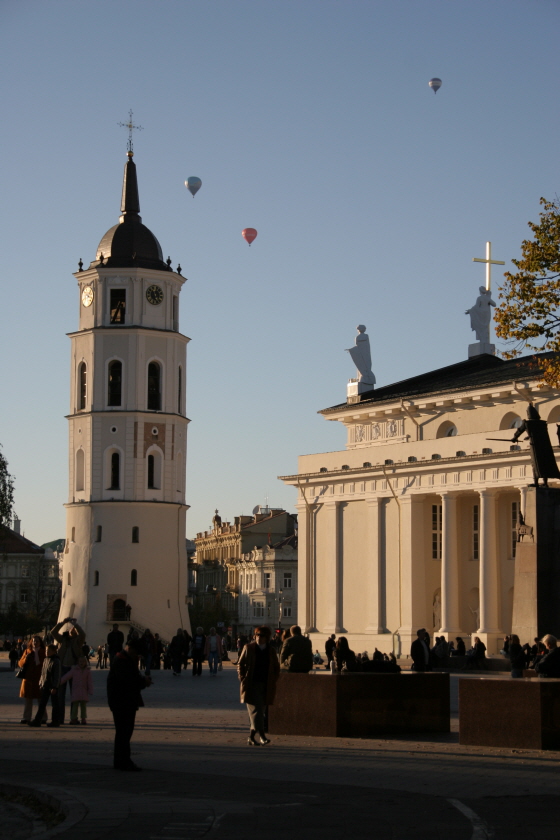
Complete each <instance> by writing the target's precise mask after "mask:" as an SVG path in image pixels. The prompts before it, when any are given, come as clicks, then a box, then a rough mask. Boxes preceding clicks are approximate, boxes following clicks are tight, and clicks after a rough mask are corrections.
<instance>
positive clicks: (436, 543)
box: [432, 505, 441, 560]
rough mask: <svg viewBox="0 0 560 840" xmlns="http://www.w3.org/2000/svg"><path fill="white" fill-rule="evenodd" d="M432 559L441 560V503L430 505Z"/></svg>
mask: <svg viewBox="0 0 560 840" xmlns="http://www.w3.org/2000/svg"><path fill="white" fill-rule="evenodd" d="M432 560H441V505H432Z"/></svg>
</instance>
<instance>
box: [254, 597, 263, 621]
mask: <svg viewBox="0 0 560 840" xmlns="http://www.w3.org/2000/svg"><path fill="white" fill-rule="evenodd" d="M253 617H254V618H264V603H261V602H260V601H254V602H253Z"/></svg>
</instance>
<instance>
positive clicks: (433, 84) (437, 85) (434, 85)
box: [428, 79, 441, 93]
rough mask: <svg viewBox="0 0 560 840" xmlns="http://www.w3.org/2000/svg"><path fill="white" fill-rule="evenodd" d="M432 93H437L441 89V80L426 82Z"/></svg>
mask: <svg viewBox="0 0 560 840" xmlns="http://www.w3.org/2000/svg"><path fill="white" fill-rule="evenodd" d="M428 84H429V85H430V87H431V89H432V90H433V92H434V93H437V92H438V90H439V89H440V87H441V79H430V81H429V82H428Z"/></svg>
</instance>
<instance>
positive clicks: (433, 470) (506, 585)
mask: <svg viewBox="0 0 560 840" xmlns="http://www.w3.org/2000/svg"><path fill="white" fill-rule="evenodd" d="M529 399H533V400H534V401H535V403H538V408H539V411H540V413H541V416H542V417H544V418H549V419H550V425H549V431H550V432H551V436H552V434H554V436H555V432H556V427H555V425H552V424H553V423H555V422H556V420H557V418H558V409H559V407H560V393H558V392H556V391H554V390H552V389H546V388H545V389H539V387H538V380H537V378H536V373H535V369H534V368H533V367H532V361H531V359H521V360H514V361H512V362H504V361H502V360H500V359H497V358H496V357H494V356H488V355H478V356H477V357H476V358H472V359H470V360H469V361H468V362H463V363H459V364H458V365H451V366H450V367H449V368H443V369H442V370H440V371H433V372H431V373H429V374H425V375H422V376H420V377H417V378H414V379H411V380H406V381H405V382H402V383H397V384H396V385H391V386H386V387H385V388H379V389H376V390H370V391H369V392H368V393H365V394H364V393H362V394H358V395H357V396H356V395H354V394H351V395H350V396H349V397H348V400H347V402H346V403H343V404H341V405H337V406H334V407H333V408H329V409H325V410H324V411H323V412H322V414H323V415H324V416H325V418H326V419H328V420H332V421H336V422H340V423H341V424H342V425H343V426H344V427H345V429H346V435H347V445H346V449H343V450H340V451H332V452H325V453H321V454H317V455H305V456H300V458H299V471H298V473H297V475H294V476H283V480H284V481H285V482H286V483H288V484H292V485H293V486H294V487H296V488H297V489H298V490H299V498H298V510H299V511H300V611H301V612H300V620H301V621H302V624H303V625H304V626H305V627H306V629H307V630H308V631H309V632H310V633H311V637H312V639H313V637H314V635H315V634H317V641H316V642H315V641H313V644H314V646H316V645H320V644H321V642H322V640H323V639H324V638H326V636H327V635H328V634H329V633H331V632H335V633H337V634H339V633H344V635H347V637H348V639H349V641H350V644H351V646H353V647H354V649H355V650H363V649H368V650H370V651H371V650H372V649H373V647H378V648H379V649H380V650H385V651H388V650H389V649H391V648H394V649H395V650H397V649H399V648H400V649H401V650H402V651H403V652H405V653H408V650H409V644H410V642H411V640H412V639H414V638H415V637H416V631H417V629H419V628H420V627H425V628H426V629H428V631H429V632H430V633H432V634H437V635H444V636H446V637H447V638H450V639H452V638H454V637H455V636H463V637H466V641H467V643H468V637H470V636H473V635H475V634H476V635H478V636H480V638H481V639H482V641H484V642H485V644H487V647H488V651H489V653H496V652H497V651H498V649H499V647H500V646H501V645H500V640H501V638H502V636H503V635H504V633H507V632H511V620H512V604H513V586H514V566H515V553H516V544H517V529H518V526H519V523H520V514H521V515H522V514H523V511H524V504H525V502H524V500H525V496H526V491H527V485H528V483H529V482H530V481H531V476H532V467H531V464H532V461H531V451H530V448H529V445H528V443H527V441H526V440H524V439H523V437H521V438H519V439H518V440H516V441H515V442H513V441H512V437H513V435H514V433H515V431H516V429H517V428H519V425H520V423H521V422H522V418H523V417H524V415H525V413H526V406H527V401H528V400H529ZM558 451H559V450H558V448H557V447H556V448H555V452H556V453H558ZM304 512H305V515H303V514H304ZM304 605H305V606H304ZM523 641H529V640H523ZM531 641H532V640H531Z"/></svg>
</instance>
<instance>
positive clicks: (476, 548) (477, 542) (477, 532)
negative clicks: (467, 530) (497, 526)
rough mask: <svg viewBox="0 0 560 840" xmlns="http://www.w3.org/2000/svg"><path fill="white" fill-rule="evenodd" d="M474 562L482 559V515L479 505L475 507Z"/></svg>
mask: <svg viewBox="0 0 560 840" xmlns="http://www.w3.org/2000/svg"><path fill="white" fill-rule="evenodd" d="M472 547H473V560H478V559H479V557H480V513H479V507H478V505H473V542H472Z"/></svg>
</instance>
